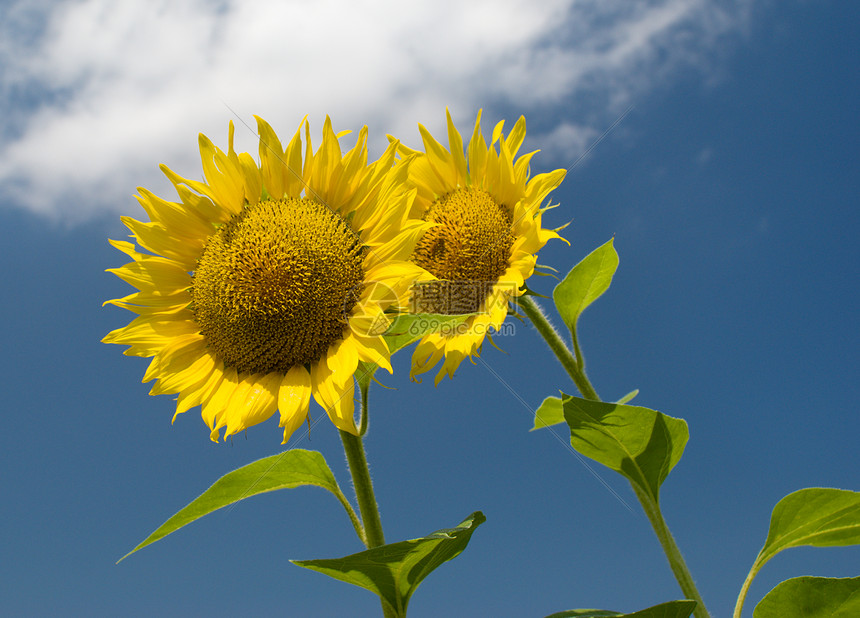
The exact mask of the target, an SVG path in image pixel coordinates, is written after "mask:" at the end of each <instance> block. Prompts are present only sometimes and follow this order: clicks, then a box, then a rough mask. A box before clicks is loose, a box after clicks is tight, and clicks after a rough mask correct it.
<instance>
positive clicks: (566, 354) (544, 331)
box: [517, 296, 600, 401]
mask: <svg viewBox="0 0 860 618" xmlns="http://www.w3.org/2000/svg"><path fill="white" fill-rule="evenodd" d="M517 305H518V306H519V307H520V309H522V310H523V313H524V314H525V315H526V317H527V318H528V319H529V320H531V322H532V324H534V325H535V328H536V329H537V331H538V332H539V333H540V335H541V337H543V338H544V340H545V341H546V342H547V345H549V349H550V350H552V351H553V353H554V354H555V356H556V358H558V361H559V362H560V363H561V366H562V367H564V369H565V371H567V374H568V375H569V376H570V377H571V379H572V380H573V383H574V384H576V388H578V389H579V392H580V393H582V396H583V397H584V398H586V399H594V400H596V401H600V397H598V396H597V391H595V390H594V387H593V386H591V382H589V381H588V377H587V376H586V375H585V360H584V359H583V358H582V353H581V352H580V351H579V346H578V345H577V346H576V351H577V356H576V358H574V356H573V354H572V353H571V351H570V349H569V348H568V347H567V344H566V343H565V342H564V339H562V338H561V335H559V334H558V331H557V330H555V328H554V327H553V325H552V324H550V323H549V320H548V319H547V318H546V316H545V315H544V313H543V311H542V310H541V308H540V306H539V305H538V304H537V303H536V302H535V301H534V300H532V298H531V297H530V296H520V297H519V298H518V299H517ZM574 341H576V338H575V337H574Z"/></svg>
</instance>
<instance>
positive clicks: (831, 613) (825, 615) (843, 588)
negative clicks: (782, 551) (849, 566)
mask: <svg viewBox="0 0 860 618" xmlns="http://www.w3.org/2000/svg"><path fill="white" fill-rule="evenodd" d="M784 616H792V617H793V618H794V617H796V618H855V617H856V616H860V577H851V578H844V579H835V578H828V577H795V578H794V579H789V580H786V581H784V582H782V583H781V584H779V585H778V586H777V587H776V588H774V589H773V590H771V591H770V592H768V593H767V595H766V596H765V597H764V598H763V599H762V600H761V601H760V602H759V604H758V605H756V608H755V610H754V611H753V618H783V617H784Z"/></svg>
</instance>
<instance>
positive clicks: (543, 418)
mask: <svg viewBox="0 0 860 618" xmlns="http://www.w3.org/2000/svg"><path fill="white" fill-rule="evenodd" d="M638 394H639V389H638V388H637V389H636V390H635V391H630V392H629V393H627V394H626V395H624V397H622V398H621V399H619V400H618V401H617V402H616V403H627V402H628V401H630V400H631V399H633V398H634V397H636V395H638ZM563 422H564V408H563V407H562V405H561V399H559V398H558V397H547V398H546V399H544V400H543V402H542V403H541V404H540V407H539V408H538V409H537V410H536V411H535V421H534V426H533V427H532V428H531V429H529V431H534V430H535V429H541V428H543V427H549V426H550V425H557V424H559V423H563Z"/></svg>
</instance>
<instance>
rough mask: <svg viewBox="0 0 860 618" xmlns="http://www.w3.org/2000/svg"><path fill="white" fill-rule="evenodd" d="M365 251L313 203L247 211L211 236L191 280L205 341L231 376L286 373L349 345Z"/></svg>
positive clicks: (272, 204) (274, 203)
mask: <svg viewBox="0 0 860 618" xmlns="http://www.w3.org/2000/svg"><path fill="white" fill-rule="evenodd" d="M365 252H366V250H365V247H364V246H363V245H362V244H361V241H360V240H359V239H358V237H357V236H356V234H355V233H354V232H353V231H352V230H351V229H350V228H349V226H348V225H347V223H346V222H345V221H344V220H343V219H342V218H341V217H340V216H338V215H337V214H335V213H334V212H332V211H331V210H330V209H329V208H327V207H326V206H324V205H322V204H320V203H318V202H315V201H314V200H311V199H307V198H302V199H298V198H285V199H281V200H268V201H264V202H260V203H259V204H254V205H251V206H248V207H246V208H245V210H243V211H242V212H241V213H240V214H238V215H236V216H234V217H233V218H232V219H231V220H230V221H228V222H227V223H225V224H224V225H222V226H221V227H220V228H219V229H218V231H217V232H216V233H215V234H213V235H212V236H211V237H210V238H209V240H208V242H207V244H206V248H205V249H204V251H203V255H202V256H201V258H200V260H199V262H198V264H197V270H196V271H195V273H194V275H193V278H192V297H193V304H192V310H193V312H194V318H195V320H196V322H197V324H198V325H199V326H200V332H201V333H202V334H203V335H204V336H205V337H206V341H207V343H208V344H209V345H210V346H211V348H212V349H213V350H214V351H215V353H216V354H217V355H218V357H219V358H220V359H221V360H223V361H224V364H225V366H227V367H232V368H234V369H236V370H237V371H238V372H240V373H242V372H249V373H269V372H273V371H278V372H283V373H286V372H287V371H288V370H289V369H290V368H291V367H294V366H296V365H304V364H307V363H312V362H314V361H316V360H319V359H320V358H322V356H323V355H324V354H325V351H326V350H327V349H328V347H329V346H330V345H331V344H332V343H334V342H335V341H337V340H339V339H341V338H342V337H343V331H344V328H345V326H346V324H347V319H348V317H349V312H350V311H351V310H352V308H353V306H354V305H355V303H356V302H357V301H358V297H359V296H360V294H361V290H362V286H363V281H364V269H363V266H362V264H363V261H364V255H365Z"/></svg>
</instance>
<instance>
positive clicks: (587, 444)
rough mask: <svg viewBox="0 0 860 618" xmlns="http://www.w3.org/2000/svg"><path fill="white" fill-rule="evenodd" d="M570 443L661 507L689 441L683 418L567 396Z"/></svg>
mask: <svg viewBox="0 0 860 618" xmlns="http://www.w3.org/2000/svg"><path fill="white" fill-rule="evenodd" d="M562 401H563V406H564V418H565V420H566V421H567V424H568V426H569V427H570V444H571V445H572V446H573V448H575V449H576V450H577V451H579V452H580V453H582V454H583V455H585V456H586V457H590V458H591V459H593V460H595V461H596V462H598V463H601V464H603V465H604V466H606V467H608V468H611V469H612V470H615V471H616V472H618V473H620V474H622V475H624V476H625V477H627V478H628V479H629V480H630V482H631V483H634V484H635V485H637V486H638V487H639V488H641V489H642V490H644V491H646V492H648V493H649V494H650V495H651V498H652V499H653V500H654V502H655V503H656V502H658V496H659V491H660V485H661V484H662V483H663V481H664V480H665V479H666V476H668V474H669V472H670V471H671V470H672V468H674V467H675V464H677V463H678V461H679V460H680V459H681V455H682V454H683V453H684V447H685V446H686V444H687V439H688V438H689V432H688V431H687V423H686V421H684V420H683V419H680V418H673V417H671V416H667V415H665V414H663V413H661V412H657V411H656V410H650V409H648V408H642V407H639V406H628V405H623V404H618V403H605V402H601V401H593V400H591V399H581V398H579V397H572V396H570V395H564V396H563V398H562Z"/></svg>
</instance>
